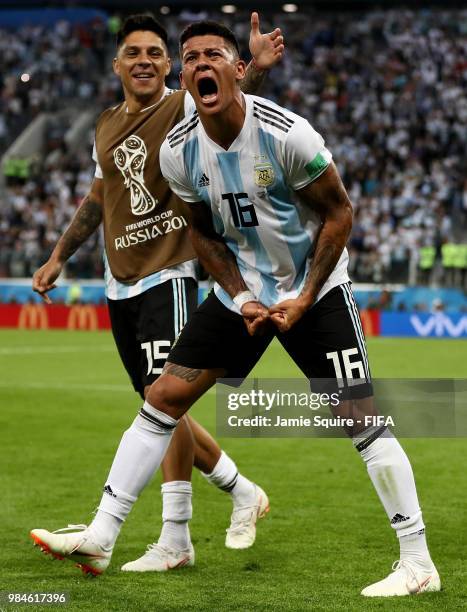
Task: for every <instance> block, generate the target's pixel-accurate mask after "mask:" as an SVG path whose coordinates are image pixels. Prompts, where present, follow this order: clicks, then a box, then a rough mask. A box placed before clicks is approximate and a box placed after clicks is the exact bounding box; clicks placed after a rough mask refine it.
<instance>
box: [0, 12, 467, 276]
mask: <svg viewBox="0 0 467 612" xmlns="http://www.w3.org/2000/svg"><path fill="white" fill-rule="evenodd" d="M206 17H211V18H214V19H218V20H219V19H221V20H223V21H225V22H227V24H228V25H230V26H231V27H232V28H233V29H234V31H235V32H236V34H237V36H238V37H239V40H240V41H242V43H243V46H244V48H246V46H247V40H248V32H249V13H248V12H246V11H239V12H238V13H237V14H235V15H234V16H227V15H223V14H219V13H218V12H209V14H208V13H207V12H203V14H194V13H192V12H187V11H185V12H182V13H181V14H180V15H178V16H175V15H170V16H169V17H167V18H166V21H165V25H166V26H167V28H168V30H169V38H170V39H171V41H172V47H171V55H172V57H173V59H174V62H173V71H172V74H171V75H170V77H169V78H168V80H167V83H168V85H169V86H171V87H177V86H178V71H179V69H180V63H179V60H178V50H177V40H178V33H179V32H180V30H181V29H182V28H183V27H184V25H185V24H186V23H187V22H188V21H191V20H193V19H199V18H206ZM261 18H262V28H263V30H267V29H270V28H272V26H273V25H280V26H281V28H282V30H283V32H284V35H285V39H286V43H287V51H286V55H285V58H284V61H283V62H282V64H281V65H280V66H278V67H276V68H275V69H274V70H273V71H272V73H271V74H270V76H269V78H268V79H267V81H266V84H265V87H264V90H263V91H262V92H261V95H264V96H265V97H269V98H272V99H274V100H275V101H277V102H278V103H279V104H282V105H284V106H286V107H288V108H290V109H291V110H294V111H296V112H298V113H300V114H302V115H304V116H306V117H308V118H309V120H310V122H311V123H312V125H313V126H314V127H315V128H316V129H317V130H318V131H319V132H320V133H322V134H323V136H324V137H325V139H326V142H327V145H328V147H329V148H330V150H331V151H332V152H333V156H334V160H335V162H336V164H337V166H338V168H339V171H340V173H341V175H342V177H343V180H344V183H345V185H346V187H347V190H348V192H349V194H350V197H351V200H352V202H353V204H354V207H355V215H354V227H353V232H352V236H351V239H350V243H349V251H350V255H351V263H350V266H351V268H350V272H351V276H352V278H353V279H354V280H356V281H362V282H377V283H382V282H408V281H409V280H410V281H412V282H417V281H418V282H427V283H437V284H450V285H455V286H461V287H462V286H465V284H466V282H467V281H466V277H467V261H466V259H467V257H466V255H465V247H462V246H460V245H462V244H466V243H467V239H466V234H467V179H466V178H465V169H466V167H467V148H466V146H465V143H466V142H467V97H466V96H465V91H466V87H467V39H466V36H465V23H466V22H467V10H465V9H449V10H439V9H430V8H425V9H421V10H408V9H402V8H397V9H395V10H390V11H383V10H371V11H367V12H358V13H357V12H350V11H334V12H333V13H332V14H331V13H322V12H316V11H314V12H310V13H306V12H298V13H290V14H288V13H277V12H276V13H275V14H268V13H264V14H262V15H261ZM118 19H119V18H115V19H112V20H111V21H110V22H109V23H108V24H107V27H106V26H105V24H102V23H98V22H96V23H93V24H91V26H87V27H81V28H71V27H70V26H69V25H68V24H66V23H65V22H61V23H59V24H57V25H56V26H54V28H53V29H52V32H50V31H47V30H45V29H42V28H38V27H33V26H28V27H27V28H23V29H22V30H20V31H19V32H17V33H14V34H12V33H8V32H0V41H1V42H0V50H1V51H2V53H1V54H0V72H2V73H3V75H4V76H3V82H2V83H1V84H0V85H1V87H2V93H1V96H0V142H8V141H10V140H11V138H12V137H13V136H15V135H16V134H17V133H18V131H19V129H22V127H24V125H25V124H26V123H27V122H28V121H30V119H31V118H32V117H33V116H35V114H37V113H38V112H40V111H41V110H44V109H48V110H51V109H56V108H62V107H63V105H64V104H65V103H69V101H71V100H73V102H74V103H79V104H80V105H81V106H82V107H85V106H86V105H89V106H93V107H95V106H96V105H97V106H100V107H102V108H103V107H105V106H108V105H110V104H112V103H113V102H114V101H115V100H116V99H118V98H119V96H120V90H119V85H118V81H117V80H116V79H114V78H112V75H111V66H110V59H111V57H112V55H113V52H114V47H113V45H114V32H115V28H116V27H117V24H118ZM23 72H27V73H30V74H31V81H30V82H29V83H26V84H22V83H21V81H20V80H19V79H18V76H19V75H20V74H21V73H23ZM103 75H104V78H103ZM62 137H63V134H60V133H59V132H57V133H55V134H53V135H52V134H51V139H50V143H49V146H50V147H51V148H57V147H62V149H61V150H62V153H61V159H60V162H59V163H58V164H56V165H55V166H54V167H50V168H45V167H44V166H43V167H42V172H41V173H40V174H39V175H38V176H35V177H34V178H29V179H28V180H26V181H23V184H20V185H16V186H13V187H11V188H10V189H9V191H8V195H7V200H6V202H3V203H1V205H0V253H1V255H0V273H1V274H4V273H5V271H6V274H7V275H18V273H24V274H25V275H30V274H31V273H32V272H33V270H34V269H35V268H36V267H37V265H38V264H39V263H40V262H41V261H43V260H44V259H45V257H46V256H47V254H48V250H49V249H50V246H51V245H52V244H53V243H54V242H55V240H56V238H57V236H58V235H59V234H60V233H61V232H62V231H63V229H64V227H65V226H66V224H67V223H68V221H69V220H70V218H71V216H72V214H73V211H74V210H75V208H76V206H77V205H78V203H79V201H80V198H81V197H82V196H83V195H84V193H85V192H86V190H87V187H88V185H89V182H90V180H91V178H92V174H93V164H92V162H91V158H90V144H91V143H90V141H89V140H88V141H87V142H85V145H84V146H83V150H82V152H81V153H80V154H79V156H78V158H76V157H71V156H69V155H67V152H66V147H64V146H63V141H62ZM90 140H92V138H91V139H90ZM446 245H451V246H450V247H449V246H448V247H446ZM452 245H454V248H452ZM456 246H457V247H458V249H457V251H456ZM101 249H102V244H101V242H100V240H99V238H98V237H96V239H95V240H94V241H93V240H91V241H89V243H88V244H86V245H85V246H84V247H83V249H81V250H80V252H78V253H77V254H76V255H75V257H74V258H73V259H72V260H71V261H70V263H69V269H70V270H71V271H72V272H73V275H74V276H76V277H79V276H81V275H83V276H85V277H88V276H99V275H100V274H101V273H102V264H101V254H100V251H101ZM449 249H451V251H450V250H449ZM448 264H449V265H448ZM446 271H447V273H445V272H446Z"/></svg>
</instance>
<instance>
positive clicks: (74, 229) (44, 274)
mask: <svg viewBox="0 0 467 612" xmlns="http://www.w3.org/2000/svg"><path fill="white" fill-rule="evenodd" d="M103 201H104V188H103V181H102V179H98V178H95V179H94V180H93V182H92V185H91V189H90V191H89V193H88V194H87V196H85V198H84V199H83V201H82V202H81V204H80V206H79V208H78V210H77V211H76V213H75V215H74V217H73V219H72V221H71V223H70V225H69V227H68V228H67V230H66V231H65V233H64V234H63V236H62V237H61V238H60V240H59V241H58V242H57V244H56V246H55V248H54V250H53V251H52V254H51V256H50V258H49V259H48V261H47V262H46V263H45V264H44V265H43V266H41V267H40V268H39V269H38V270H37V271H36V272H35V273H34V276H33V279H32V288H33V289H34V291H36V292H37V293H39V294H40V295H41V297H42V298H43V299H44V300H45V302H47V303H48V304H50V303H51V302H52V300H51V299H50V297H49V296H48V295H47V292H48V291H50V290H51V289H53V288H54V287H55V286H56V285H55V281H56V280H57V278H58V276H59V275H60V272H61V271H62V268H63V265H64V264H65V262H66V261H68V259H69V258H70V257H71V256H72V255H73V253H75V252H76V251H77V250H78V248H79V247H80V246H81V245H82V244H83V243H84V242H85V241H86V240H87V239H88V238H89V236H91V234H93V233H94V232H95V231H96V229H97V228H98V227H99V225H100V223H101V221H102V205H103Z"/></svg>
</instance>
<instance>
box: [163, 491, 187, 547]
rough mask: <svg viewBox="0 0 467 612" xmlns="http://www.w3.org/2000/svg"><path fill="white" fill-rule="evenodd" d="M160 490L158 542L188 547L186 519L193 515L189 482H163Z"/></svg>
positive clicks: (167, 545)
mask: <svg viewBox="0 0 467 612" xmlns="http://www.w3.org/2000/svg"><path fill="white" fill-rule="evenodd" d="M161 491H162V520H163V523H162V531H161V535H160V537H159V541H158V544H160V545H161V546H166V547H168V548H175V550H179V551H180V550H186V549H187V548H189V546H190V543H191V540H190V530H189V529H188V521H189V520H190V519H191V517H192V515H193V509H192V505H191V497H192V489H191V482H187V481H185V480H174V481H172V482H164V483H163V485H162V486H161Z"/></svg>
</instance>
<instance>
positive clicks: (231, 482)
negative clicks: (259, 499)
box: [203, 451, 255, 506]
mask: <svg viewBox="0 0 467 612" xmlns="http://www.w3.org/2000/svg"><path fill="white" fill-rule="evenodd" d="M203 476H204V477H205V478H206V480H208V481H209V482H210V483H211V484H213V485H215V486H216V487H218V488H219V489H222V490H223V491H226V492H227V493H230V494H231V495H232V499H233V502H234V505H235V506H249V505H251V504H252V503H254V499H255V486H254V484H253V483H252V482H251V480H248V478H245V476H242V474H240V473H239V472H238V470H237V466H236V465H235V463H234V462H233V461H232V459H231V458H230V457H229V456H228V455H227V454H226V453H224V451H222V452H221V456H220V458H219V461H218V462H217V463H216V465H215V466H214V469H213V471H212V472H211V473H210V474H203Z"/></svg>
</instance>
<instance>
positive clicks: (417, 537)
mask: <svg viewBox="0 0 467 612" xmlns="http://www.w3.org/2000/svg"><path fill="white" fill-rule="evenodd" d="M399 545H400V559H401V561H402V560H404V559H408V560H409V561H411V562H412V563H415V564H416V565H418V566H419V567H420V568H422V569H425V570H426V569H428V570H431V569H432V568H433V561H432V560H431V557H430V553H429V551H428V545H427V543H426V535H425V530H424V529H421V530H420V531H416V532H415V533H411V534H409V535H405V536H401V537H400V538H399Z"/></svg>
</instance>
